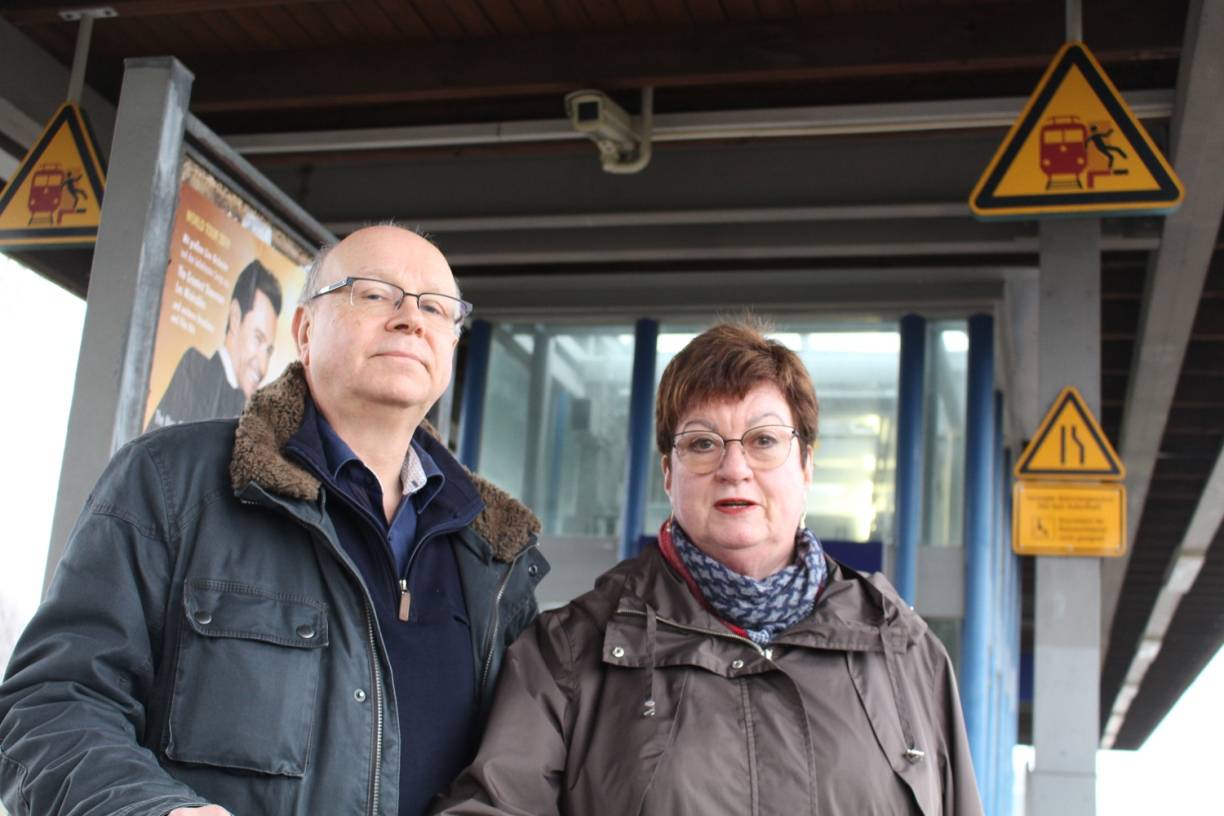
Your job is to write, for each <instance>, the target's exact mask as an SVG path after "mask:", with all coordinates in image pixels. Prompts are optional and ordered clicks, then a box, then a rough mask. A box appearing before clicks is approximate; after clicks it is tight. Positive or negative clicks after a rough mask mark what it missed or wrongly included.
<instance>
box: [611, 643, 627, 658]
mask: <svg viewBox="0 0 1224 816" xmlns="http://www.w3.org/2000/svg"><path fill="white" fill-rule="evenodd" d="M612 656H613V657H617V658H620V657H624V656H625V650H624V649H622V648H621V647H620V646H613V647H612Z"/></svg>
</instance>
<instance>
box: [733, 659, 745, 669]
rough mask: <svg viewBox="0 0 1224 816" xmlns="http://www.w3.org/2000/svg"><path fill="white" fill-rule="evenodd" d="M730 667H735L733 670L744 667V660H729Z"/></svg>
mask: <svg viewBox="0 0 1224 816" xmlns="http://www.w3.org/2000/svg"><path fill="white" fill-rule="evenodd" d="M731 668H733V669H735V670H737V671H738V670H739V669H742V668H744V661H742V660H732V661H731Z"/></svg>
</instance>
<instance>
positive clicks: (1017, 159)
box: [969, 43, 1184, 218]
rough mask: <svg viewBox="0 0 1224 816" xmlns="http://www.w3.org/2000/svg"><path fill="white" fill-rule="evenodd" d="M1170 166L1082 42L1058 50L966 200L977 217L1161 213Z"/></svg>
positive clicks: (1167, 201)
mask: <svg viewBox="0 0 1224 816" xmlns="http://www.w3.org/2000/svg"><path fill="white" fill-rule="evenodd" d="M1183 195H1184V191H1183V189H1182V184H1181V181H1180V180H1179V179H1178V178H1177V174H1176V173H1174V172H1173V168H1172V167H1170V166H1169V163H1168V162H1167V161H1166V160H1165V158H1164V156H1163V155H1161V153H1160V150H1159V149H1158V148H1157V147H1156V145H1155V144H1154V143H1153V142H1152V139H1151V137H1149V136H1148V134H1147V131H1146V130H1144V128H1143V126H1142V125H1141V124H1139V121H1138V120H1137V119H1136V118H1135V117H1134V115H1133V114H1132V113H1131V112H1130V109H1129V108H1128V107H1127V106H1126V103H1125V102H1124V101H1122V97H1121V95H1120V94H1119V93H1118V90H1117V88H1115V87H1114V86H1113V83H1112V82H1110V81H1109V77H1107V76H1106V75H1105V71H1104V70H1103V69H1102V68H1101V66H1100V64H1099V63H1098V62H1097V61H1096V58H1095V57H1093V56H1092V52H1090V51H1089V50H1088V48H1087V46H1085V45H1084V44H1083V43H1067V44H1066V45H1064V46H1063V48H1062V50H1060V51H1059V52H1058V54H1057V56H1055V57H1054V61H1053V62H1051V63H1050V67H1049V68H1047V69H1046V73H1045V76H1043V77H1042V79H1041V82H1040V83H1039V84H1038V86H1037V90H1035V91H1034V92H1033V95H1032V96H1031V97H1029V101H1028V104H1027V105H1026V106H1025V108H1024V111H1023V112H1022V113H1021V114H1020V117H1019V118H1018V119H1017V120H1016V121H1015V123H1014V124H1013V125H1012V127H1011V131H1010V132H1008V134H1007V138H1006V139H1004V140H1003V144H1002V145H1000V146H999V149H998V151H997V152H996V153H995V155H994V158H993V159H991V161H990V164H989V165H988V166H987V168H986V172H985V173H983V174H982V177H981V178H980V179H979V180H978V183H977V185H976V186H975V187H974V189H973V193H972V194H971V195H970V197H969V207H970V209H972V210H973V214H974V215H976V216H977V217H979V218H992V217H1005V218H1015V217H1018V216H1034V215H1057V214H1070V213H1074V214H1081V213H1093V212H1108V213H1114V214H1119V213H1127V212H1130V213H1133V214H1136V215H1140V214H1147V213H1165V212H1170V211H1171V210H1173V209H1175V208H1176V207H1177V206H1178V205H1179V204H1180V203H1181V200H1182V197H1183Z"/></svg>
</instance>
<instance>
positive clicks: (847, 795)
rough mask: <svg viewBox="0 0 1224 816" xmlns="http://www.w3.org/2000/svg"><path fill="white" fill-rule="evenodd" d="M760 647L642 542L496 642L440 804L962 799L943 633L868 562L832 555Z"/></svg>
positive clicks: (832, 804)
mask: <svg viewBox="0 0 1224 816" xmlns="http://www.w3.org/2000/svg"><path fill="white" fill-rule="evenodd" d="M830 567H831V569H830V574H829V583H828V585H827V586H826V588H825V590H824V592H823V593H822V595H821V597H820V601H819V603H818V604H817V607H816V609H815V611H814V612H813V613H812V614H811V615H810V616H808V617H807V618H806V619H804V620H802V621H800V622H799V623H797V624H795V625H794V626H792V627H790V628H789V629H787V630H786V631H785V632H783V633H782V634H780V635H778V637H777V638H775V640H774V642H773V643H772V644H770V646H769V647H768V648H764V649H763V648H761V647H758V646H757V645H756V644H754V643H753V642H752V641H750V640H748V639H747V638H743V637H740V636H738V635H735V634H733V633H731V632H730V631H728V630H727V628H726V627H725V626H723V625H722V624H721V623H719V622H718V621H717V620H716V619H715V618H714V617H712V616H711V614H710V613H709V612H707V611H706V610H705V609H704V608H703V607H702V605H701V604H700V603H699V602H698V601H697V600H696V599H695V598H694V597H693V595H692V593H690V592H689V590H688V588H687V586H685V584H684V583H683V581H682V579H681V578H680V577H679V576H677V575H676V573H675V572H673V571H672V569H671V568H670V567H669V566H668V565H667V564H666V562H665V561H664V560H663V558H662V556H660V554H659V553H658V551H657V550H654V549H651V550H649V551H647V552H645V553H643V554H642V555H641V556H639V557H638V558H637V559H635V560H633V561H628V562H625V563H623V564H621V565H619V566H617V567H616V568H614V569H613V570H612V571H611V572H609V573H607V574H606V575H604V576H603V578H601V579H600V581H599V582H598V583H597V584H596V587H595V589H594V591H592V592H590V593H588V594H586V595H584V596H582V597H581V598H579V599H577V600H575V601H574V602H572V603H571V604H570V605H569V606H567V607H565V608H563V609H560V610H557V611H555V612H546V613H544V614H543V615H541V616H540V617H539V619H538V620H537V622H536V624H535V625H534V626H533V627H532V628H531V629H529V630H528V632H527V633H526V634H524V635H523V637H522V638H520V639H519V640H518V642H517V643H515V645H514V646H513V647H512V648H511V649H510V652H509V654H508V655H507V657H506V664H505V666H504V667H503V670H502V675H501V679H500V681H499V685H498V689H497V696H496V698H495V701H494V706H493V711H492V713H491V714H490V717H489V722H488V726H487V728H486V730H485V737H484V742H483V744H482V745H481V748H480V751H479V752H478V754H477V756H476V760H475V761H474V762H473V764H472V765H471V766H470V767H469V768H468V769H467V770H466V771H465V772H464V773H463V775H461V776H460V778H459V780H458V781H457V782H456V784H455V786H454V787H453V788H452V790H451V791H450V792H449V793H448V794H447V795H446V796H445V797H443V798H441V799H440V800H439V801H438V802H437V803H436V806H435V812H436V813H446V814H452V815H453V816H477V814H479V816H494V815H495V814H503V815H504V814H514V816H527V815H528V814H530V816H544V814H569V816H604V815H605V814H606V815H607V816H633V815H634V814H659V816H664V815H666V816H689V815H690V814H691V816H717V815H718V814H728V816H731V815H732V814H734V816H741V814H742V815H744V816H748V815H749V814H751V815H752V816H761V815H763V814H783V813H784V814H811V816H817V815H819V816H838V815H839V814H845V816H873V815H875V816H901V815H902V814H912V815H913V816H918V814H921V816H980V814H981V813H982V807H981V804H980V802H979V799H978V794H977V788H976V784H975V782H974V774H973V767H972V764H971V760H970V756H969V747H968V744H967V741H966V738H965V730H964V725H963V722H962V719H961V711H960V701H959V699H958V697H957V691H956V683H955V680H954V679H953V676H952V667H951V665H950V664H949V661H948V656H947V653H946V652H945V651H944V649H943V646H942V645H941V644H940V643H939V641H938V640H937V639H936V638H935V637H934V636H933V635H932V634H931V633H930V632H929V631H928V630H927V627H926V624H925V623H923V621H922V619H921V618H919V617H918V616H917V615H916V614H914V613H913V612H912V611H911V610H910V609H909V608H908V607H907V606H905V604H904V603H902V602H901V601H900V599H899V598H898V597H897V596H896V594H895V593H894V592H893V590H892V588H891V587H890V586H888V584H887V581H885V580H883V578H882V577H879V576H872V577H871V578H868V577H865V576H862V575H860V574H858V573H856V572H854V571H853V570H850V569H849V568H847V567H844V566H841V565H839V564H837V563H836V562H832V561H830Z"/></svg>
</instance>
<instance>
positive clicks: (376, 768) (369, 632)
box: [365, 603, 383, 816]
mask: <svg viewBox="0 0 1224 816" xmlns="http://www.w3.org/2000/svg"><path fill="white" fill-rule="evenodd" d="M365 613H366V636H367V637H368V638H369V643H370V673H371V675H372V676H373V678H374V710H375V712H376V713H375V718H374V765H373V767H372V768H371V769H370V811H369V813H370V816H377V814H378V794H379V787H380V786H381V783H382V734H383V691H382V667H381V666H379V665H378V644H377V643H376V642H375V640H374V619H373V617H372V616H371V614H370V606H369V604H368V603H367V604H366V610H365Z"/></svg>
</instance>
